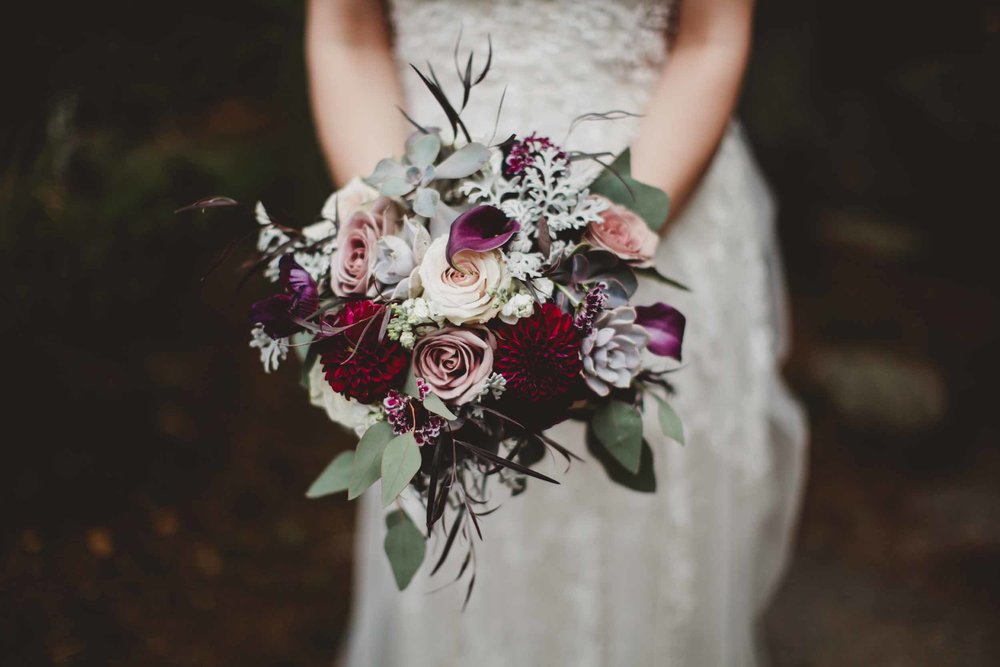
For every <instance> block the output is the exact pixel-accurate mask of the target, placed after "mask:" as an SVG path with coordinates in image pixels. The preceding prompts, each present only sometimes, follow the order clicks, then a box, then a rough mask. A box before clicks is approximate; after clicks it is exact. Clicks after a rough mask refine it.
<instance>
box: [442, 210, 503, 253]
mask: <svg viewBox="0 0 1000 667" xmlns="http://www.w3.org/2000/svg"><path fill="white" fill-rule="evenodd" d="M520 229H521V225H520V224H518V222H517V221H516V220H511V219H510V218H508V217H507V216H506V215H505V214H504V212H503V211H501V210H500V209H498V208H497V207H496V206H490V205H489V204H482V205H480V206H474V207H472V208H470V209H469V210H468V211H465V212H464V213H462V214H461V215H459V216H458V217H457V218H455V221H454V222H452V223H451V232H450V234H449V235H448V249H447V252H446V257H447V259H448V263H449V264H452V258H453V257H454V256H455V255H456V254H458V253H459V252H461V251H463V250H473V251H475V252H487V251H489V250H493V249H495V248H499V247H500V246H502V245H503V244H505V243H507V241H509V240H510V238H511V237H512V236H514V234H516V233H517V232H518V230H520Z"/></svg>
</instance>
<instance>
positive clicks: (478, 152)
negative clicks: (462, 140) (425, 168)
mask: <svg viewBox="0 0 1000 667" xmlns="http://www.w3.org/2000/svg"><path fill="white" fill-rule="evenodd" d="M489 159H490V149H489V148H487V147H486V146H483V145H482V144H479V143H475V142H473V143H471V144H466V145H465V146H462V147H461V148H459V149H458V150H457V151H455V152H454V153H452V154H451V155H449V156H448V157H446V158H445V159H444V161H443V162H441V164H439V165H437V167H435V170H436V172H437V178H438V179H442V178H444V179H451V178H465V177H466V176H471V175H472V174H474V173H476V172H477V171H479V170H480V169H482V168H483V165H484V164H486V163H487V162H488V161H489Z"/></svg>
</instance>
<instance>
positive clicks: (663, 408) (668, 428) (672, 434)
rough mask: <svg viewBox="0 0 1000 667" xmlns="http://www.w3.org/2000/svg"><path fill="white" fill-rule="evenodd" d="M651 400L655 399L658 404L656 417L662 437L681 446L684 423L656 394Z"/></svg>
mask: <svg viewBox="0 0 1000 667" xmlns="http://www.w3.org/2000/svg"><path fill="white" fill-rule="evenodd" d="M653 398H655V399H656V402H657V403H659V409H658V410H657V416H658V417H659V418H660V430H662V431H663V435H665V436H667V437H668V438H670V439H671V440H675V441H677V442H679V443H680V444H682V445H683V444H684V423H683V422H682V421H681V418H680V417H679V416H678V415H677V413H676V412H674V409H673V408H672V407H670V404H669V403H667V402H666V401H665V400H663V399H662V398H660V397H659V396H657V395H656V394H653Z"/></svg>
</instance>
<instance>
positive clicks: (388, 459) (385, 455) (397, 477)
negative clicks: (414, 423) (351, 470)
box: [382, 433, 421, 506]
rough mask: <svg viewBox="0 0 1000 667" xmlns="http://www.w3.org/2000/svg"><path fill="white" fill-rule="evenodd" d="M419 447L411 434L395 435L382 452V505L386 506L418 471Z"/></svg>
mask: <svg viewBox="0 0 1000 667" xmlns="http://www.w3.org/2000/svg"><path fill="white" fill-rule="evenodd" d="M420 461H421V459H420V447H419V446H417V441H416V440H415V439H414V437H413V434H412V433H404V434H402V435H397V436H396V437H395V438H393V439H392V440H390V441H389V444H387V445H386V446H385V449H384V450H383V451H382V505H383V506H388V505H389V504H390V503H391V502H392V501H393V500H395V499H396V496H398V495H399V494H400V492H401V491H402V490H403V489H405V488H406V485H407V484H409V483H410V480H411V479H413V476H414V475H416V474H417V471H418V470H420Z"/></svg>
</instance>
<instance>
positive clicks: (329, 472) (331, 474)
mask: <svg viewBox="0 0 1000 667" xmlns="http://www.w3.org/2000/svg"><path fill="white" fill-rule="evenodd" d="M353 462H354V452H352V451H346V452H341V453H340V454H338V455H337V456H336V458H334V459H333V461H331V462H330V465H328V466H327V467H326V469H325V470H323V472H322V473H321V474H320V476H319V477H317V478H316V481H315V482H313V483H312V486H310V487H309V490H308V491H306V498H321V497H323V496H328V495H330V494H333V493H340V492H341V491H346V490H347V487H348V485H349V484H350V480H351V464H352V463H353Z"/></svg>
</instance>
